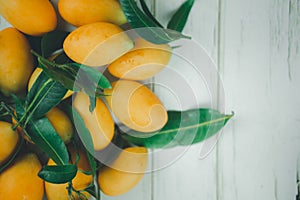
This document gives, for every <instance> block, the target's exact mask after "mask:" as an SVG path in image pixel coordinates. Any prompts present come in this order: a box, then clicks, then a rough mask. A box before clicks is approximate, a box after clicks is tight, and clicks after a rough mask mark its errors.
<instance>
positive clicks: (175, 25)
mask: <svg viewBox="0 0 300 200" xmlns="http://www.w3.org/2000/svg"><path fill="white" fill-rule="evenodd" d="M194 2H195V0H187V1H186V2H184V3H183V4H182V5H181V6H180V8H179V9H178V10H177V11H176V12H175V14H174V15H173V16H172V18H171V20H170V21H169V23H168V26H167V27H168V28H169V29H172V30H175V31H178V32H182V30H183V29H184V27H185V24H186V22H187V19H188V17H189V14H190V11H191V9H192V7H193V5H194Z"/></svg>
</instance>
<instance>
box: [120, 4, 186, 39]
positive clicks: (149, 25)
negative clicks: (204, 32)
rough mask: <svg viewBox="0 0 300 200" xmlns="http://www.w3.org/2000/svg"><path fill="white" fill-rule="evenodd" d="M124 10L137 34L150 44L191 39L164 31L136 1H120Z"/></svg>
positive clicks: (171, 31) (175, 32) (170, 31)
mask: <svg viewBox="0 0 300 200" xmlns="http://www.w3.org/2000/svg"><path fill="white" fill-rule="evenodd" d="M120 4H121V6H122V10H123V12H124V14H125V16H126V18H127V20H128V22H129V23H130V25H131V27H132V28H135V29H136V30H135V31H136V32H137V33H138V34H139V35H140V36H141V37H143V38H145V39H146V40H148V41H149V42H152V43H155V44H166V43H169V42H172V41H175V40H178V39H181V38H188V39H190V37H188V36H185V35H183V34H181V33H179V32H177V31H173V30H168V29H162V28H160V27H159V26H158V25H157V24H156V23H155V22H154V21H153V20H152V19H150V18H149V17H148V16H147V15H146V14H144V13H143V11H142V10H141V9H140V8H139V7H138V6H137V4H136V2H135V0H120Z"/></svg>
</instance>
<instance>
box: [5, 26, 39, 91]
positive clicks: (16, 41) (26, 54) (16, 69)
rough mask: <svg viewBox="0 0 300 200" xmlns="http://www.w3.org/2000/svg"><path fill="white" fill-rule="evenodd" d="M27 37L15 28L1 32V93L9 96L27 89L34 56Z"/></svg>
mask: <svg viewBox="0 0 300 200" xmlns="http://www.w3.org/2000/svg"><path fill="white" fill-rule="evenodd" d="M30 49H31V47H30V45H29V43H28V41H27V39H26V37H25V36H24V35H23V34H22V33H20V32H19V31H18V30H17V29H15V28H6V29H3V30H2V31H0V77H1V78H0V91H2V92H3V93H4V94H6V95H8V94H11V93H18V92H21V91H22V90H24V89H25V88H26V85H27V82H28V79H29V77H30V74H31V72H32V69H33V65H34V64H33V56H32V54H31V53H30Z"/></svg>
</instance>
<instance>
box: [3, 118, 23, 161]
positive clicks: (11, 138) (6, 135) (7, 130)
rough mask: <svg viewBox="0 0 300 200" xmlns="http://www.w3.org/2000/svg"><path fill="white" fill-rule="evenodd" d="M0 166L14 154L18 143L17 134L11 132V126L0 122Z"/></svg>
mask: <svg viewBox="0 0 300 200" xmlns="http://www.w3.org/2000/svg"><path fill="white" fill-rule="evenodd" d="M0 138H1V145H0V165H1V164H3V163H4V162H5V161H6V160H7V159H8V158H9V157H10V156H11V155H12V154H13V152H14V150H15V149H16V147H17V145H18V142H19V139H20V137H19V134H18V132H17V131H13V130H12V124H10V123H7V122H3V121H0Z"/></svg>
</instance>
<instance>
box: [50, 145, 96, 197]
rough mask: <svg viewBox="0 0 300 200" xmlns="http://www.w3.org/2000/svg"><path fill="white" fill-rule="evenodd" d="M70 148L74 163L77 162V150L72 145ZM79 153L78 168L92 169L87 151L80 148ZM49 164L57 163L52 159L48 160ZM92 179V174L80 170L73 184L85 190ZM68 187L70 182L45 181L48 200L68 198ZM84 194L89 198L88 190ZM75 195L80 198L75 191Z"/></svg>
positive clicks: (76, 187) (78, 188)
mask: <svg viewBox="0 0 300 200" xmlns="http://www.w3.org/2000/svg"><path fill="white" fill-rule="evenodd" d="M68 149H69V151H70V154H71V158H72V163H75V158H76V153H75V150H74V148H72V147H70V146H69V148H68ZM78 153H79V157H80V159H79V162H78V164H77V166H78V170H83V171H90V170H91V168H90V166H89V161H88V158H87V156H86V153H84V151H83V150H81V149H79V151H78ZM48 165H56V164H55V163H54V161H53V160H51V159H50V160H49V161H48ZM92 180H93V178H92V176H91V175H86V174H84V173H82V172H80V171H78V172H77V174H76V176H75V177H74V179H73V180H72V184H73V187H74V188H75V189H76V190H83V189H85V188H86V187H87V186H88V185H89V184H90V183H91V182H92ZM67 187H68V183H65V184H52V183H48V182H45V191H46V196H47V200H68V191H67V189H66V188H67ZM83 194H84V195H85V196H86V197H87V198H88V197H89V196H90V195H89V194H88V193H87V192H84V193H83ZM73 195H74V196H73V197H74V198H75V199H78V200H79V199H80V198H78V195H76V194H75V193H73Z"/></svg>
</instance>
